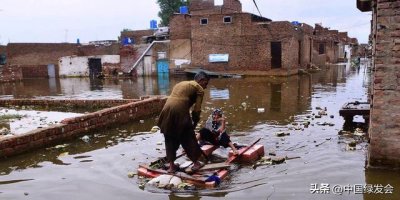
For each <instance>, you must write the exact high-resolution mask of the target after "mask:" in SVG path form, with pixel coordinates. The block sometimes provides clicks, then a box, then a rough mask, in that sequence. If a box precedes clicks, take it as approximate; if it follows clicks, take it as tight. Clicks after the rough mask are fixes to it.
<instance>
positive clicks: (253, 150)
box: [138, 139, 264, 188]
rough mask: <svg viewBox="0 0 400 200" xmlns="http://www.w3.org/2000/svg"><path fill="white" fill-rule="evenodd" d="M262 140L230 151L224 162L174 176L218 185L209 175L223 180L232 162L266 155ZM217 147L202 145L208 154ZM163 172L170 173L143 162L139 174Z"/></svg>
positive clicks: (199, 184) (208, 185)
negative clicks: (210, 179)
mask: <svg viewBox="0 0 400 200" xmlns="http://www.w3.org/2000/svg"><path fill="white" fill-rule="evenodd" d="M258 141H260V139H258V140H257V141H255V142H253V143H252V144H251V145H249V146H246V147H243V148H241V149H239V150H238V151H239V153H238V155H234V154H233V152H232V151H230V152H229V157H228V159H227V160H226V161H225V162H224V163H212V164H207V165H205V166H204V167H202V168H201V169H200V170H198V171H197V172H196V173H194V174H191V175H190V174H187V173H184V172H176V173H174V176H177V177H179V178H181V179H182V180H183V181H184V182H187V183H191V184H194V185H195V186H197V187H203V188H213V187H215V186H216V184H215V182H214V181H213V182H206V179H207V177H208V176H210V175H212V174H214V175H215V174H216V175H217V176H218V177H219V178H220V179H221V180H224V179H225V178H226V177H227V176H228V175H229V165H230V163H232V162H239V163H253V162H255V161H256V160H258V159H259V158H261V157H262V156H264V146H263V145H256V143H257V142H258ZM216 149H217V147H216V146H213V145H204V146H202V150H203V152H204V153H205V154H206V155H207V156H208V155H211V154H212V152H213V151H214V150H216ZM162 174H168V172H167V171H166V170H163V169H152V168H151V167H149V166H148V165H144V164H141V165H139V168H138V175H139V176H144V177H147V178H156V177H158V176H160V175H162Z"/></svg>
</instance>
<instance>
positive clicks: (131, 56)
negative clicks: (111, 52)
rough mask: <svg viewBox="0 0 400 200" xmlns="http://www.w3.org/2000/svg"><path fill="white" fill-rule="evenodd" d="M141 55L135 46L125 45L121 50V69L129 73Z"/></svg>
mask: <svg viewBox="0 0 400 200" xmlns="http://www.w3.org/2000/svg"><path fill="white" fill-rule="evenodd" d="M139 56H140V55H139V53H138V52H137V49H136V48H135V47H134V46H133V45H125V46H122V47H121V50H120V69H121V70H122V72H128V70H130V69H131V67H132V66H133V65H134V64H135V62H136V60H137V59H138V58H139Z"/></svg>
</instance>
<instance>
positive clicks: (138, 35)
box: [121, 29, 154, 44]
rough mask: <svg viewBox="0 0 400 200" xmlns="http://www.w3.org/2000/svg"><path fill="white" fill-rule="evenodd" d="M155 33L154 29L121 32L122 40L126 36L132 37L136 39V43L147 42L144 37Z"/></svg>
mask: <svg viewBox="0 0 400 200" xmlns="http://www.w3.org/2000/svg"><path fill="white" fill-rule="evenodd" d="M153 34H154V30H151V29H148V30H135V31H122V32H121V40H122V41H123V40H124V38H125V37H127V38H131V39H133V40H134V42H135V44H143V43H145V42H144V41H143V39H142V37H143V36H150V35H153Z"/></svg>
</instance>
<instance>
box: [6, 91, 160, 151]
mask: <svg viewBox="0 0 400 200" xmlns="http://www.w3.org/2000/svg"><path fill="white" fill-rule="evenodd" d="M166 100H167V98H166V97H164V96H159V97H150V98H147V99H144V100H141V101H136V102H131V103H127V104H124V105H119V106H115V107H111V108H106V109H103V110H100V111H97V112H93V113H89V114H86V115H82V116H79V117H74V118H68V119H64V120H63V121H61V124H57V125H52V126H49V127H46V128H40V129H36V130H33V131H30V132H28V133H25V134H22V135H17V136H12V137H6V138H0V158H1V159H4V158H6V157H9V156H14V155H17V154H21V153H24V152H27V151H29V150H32V149H37V148H43V147H45V146H48V145H52V144H57V143H61V142H62V141H65V140H68V139H72V138H74V137H77V136H80V135H82V134H84V133H89V132H91V131H94V130H97V129H100V128H105V127H110V126H114V125H116V124H123V123H128V122H132V121H134V120H137V119H139V118H141V119H143V117H148V116H151V115H154V114H156V113H159V112H160V111H161V109H162V107H163V106H164V104H165V102H166ZM28 101H32V100H28Z"/></svg>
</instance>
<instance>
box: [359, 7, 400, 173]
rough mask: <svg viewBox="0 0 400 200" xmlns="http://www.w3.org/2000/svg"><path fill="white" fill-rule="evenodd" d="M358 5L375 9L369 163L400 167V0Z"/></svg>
mask: <svg viewBox="0 0 400 200" xmlns="http://www.w3.org/2000/svg"><path fill="white" fill-rule="evenodd" d="M357 7H358V9H359V10H361V11H372V27H371V33H372V34H371V35H372V37H371V38H372V41H371V43H372V47H373V52H372V54H373V72H374V74H373V82H372V95H371V112H370V113H371V114H370V127H369V136H370V146H369V166H370V167H382V166H389V167H391V168H400V145H399V141H400V100H399V99H400V72H399V69H400V29H399V27H400V12H398V11H399V10H400V1H399V0H357Z"/></svg>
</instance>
